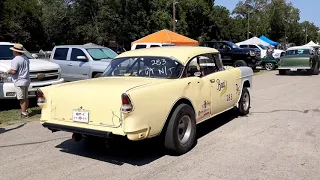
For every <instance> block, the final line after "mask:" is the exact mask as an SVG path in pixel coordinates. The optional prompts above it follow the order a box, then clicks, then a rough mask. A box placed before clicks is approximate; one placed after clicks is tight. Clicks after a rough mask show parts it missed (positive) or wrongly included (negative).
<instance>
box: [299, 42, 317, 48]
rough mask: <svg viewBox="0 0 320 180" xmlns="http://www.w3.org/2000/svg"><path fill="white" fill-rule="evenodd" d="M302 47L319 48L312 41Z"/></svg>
mask: <svg viewBox="0 0 320 180" xmlns="http://www.w3.org/2000/svg"><path fill="white" fill-rule="evenodd" d="M303 46H310V47H320V45H319V44H316V43H314V42H313V41H310V42H309V43H308V44H305V45H303Z"/></svg>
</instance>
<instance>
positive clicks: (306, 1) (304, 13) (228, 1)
mask: <svg viewBox="0 0 320 180" xmlns="http://www.w3.org/2000/svg"><path fill="white" fill-rule="evenodd" d="M287 1H291V2H292V4H293V5H294V7H296V8H299V9H300V21H304V20H307V21H310V22H313V23H314V24H315V25H316V26H318V27H320V18H319V17H318V15H317V12H318V11H319V8H320V1H319V0H287ZM238 2H239V0H215V4H216V5H220V6H225V7H226V8H228V9H229V10H231V11H232V10H233V9H234V8H235V6H236V4H237V3H238Z"/></svg>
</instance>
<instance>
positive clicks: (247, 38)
mask: <svg viewBox="0 0 320 180" xmlns="http://www.w3.org/2000/svg"><path fill="white" fill-rule="evenodd" d="M249 14H250V12H249V11H248V35H247V39H249V37H250V36H249V34H250V21H249Z"/></svg>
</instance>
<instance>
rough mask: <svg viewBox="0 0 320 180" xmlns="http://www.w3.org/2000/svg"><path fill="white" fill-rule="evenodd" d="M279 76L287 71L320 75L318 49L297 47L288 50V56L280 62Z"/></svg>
mask: <svg viewBox="0 0 320 180" xmlns="http://www.w3.org/2000/svg"><path fill="white" fill-rule="evenodd" d="M278 70H279V74H280V75H285V74H286V73H287V71H302V70H303V71H307V72H308V73H309V74H312V75H318V74H319V55H318V49H317V48H314V47H309V46H295V47H291V48H288V49H287V51H286V54H285V55H284V56H283V57H281V59H280V61H279V67H278Z"/></svg>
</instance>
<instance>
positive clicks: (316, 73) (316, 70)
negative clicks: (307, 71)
mask: <svg viewBox="0 0 320 180" xmlns="http://www.w3.org/2000/svg"><path fill="white" fill-rule="evenodd" d="M312 75H319V62H317V63H316V65H315V66H314V69H313V70H312Z"/></svg>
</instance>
